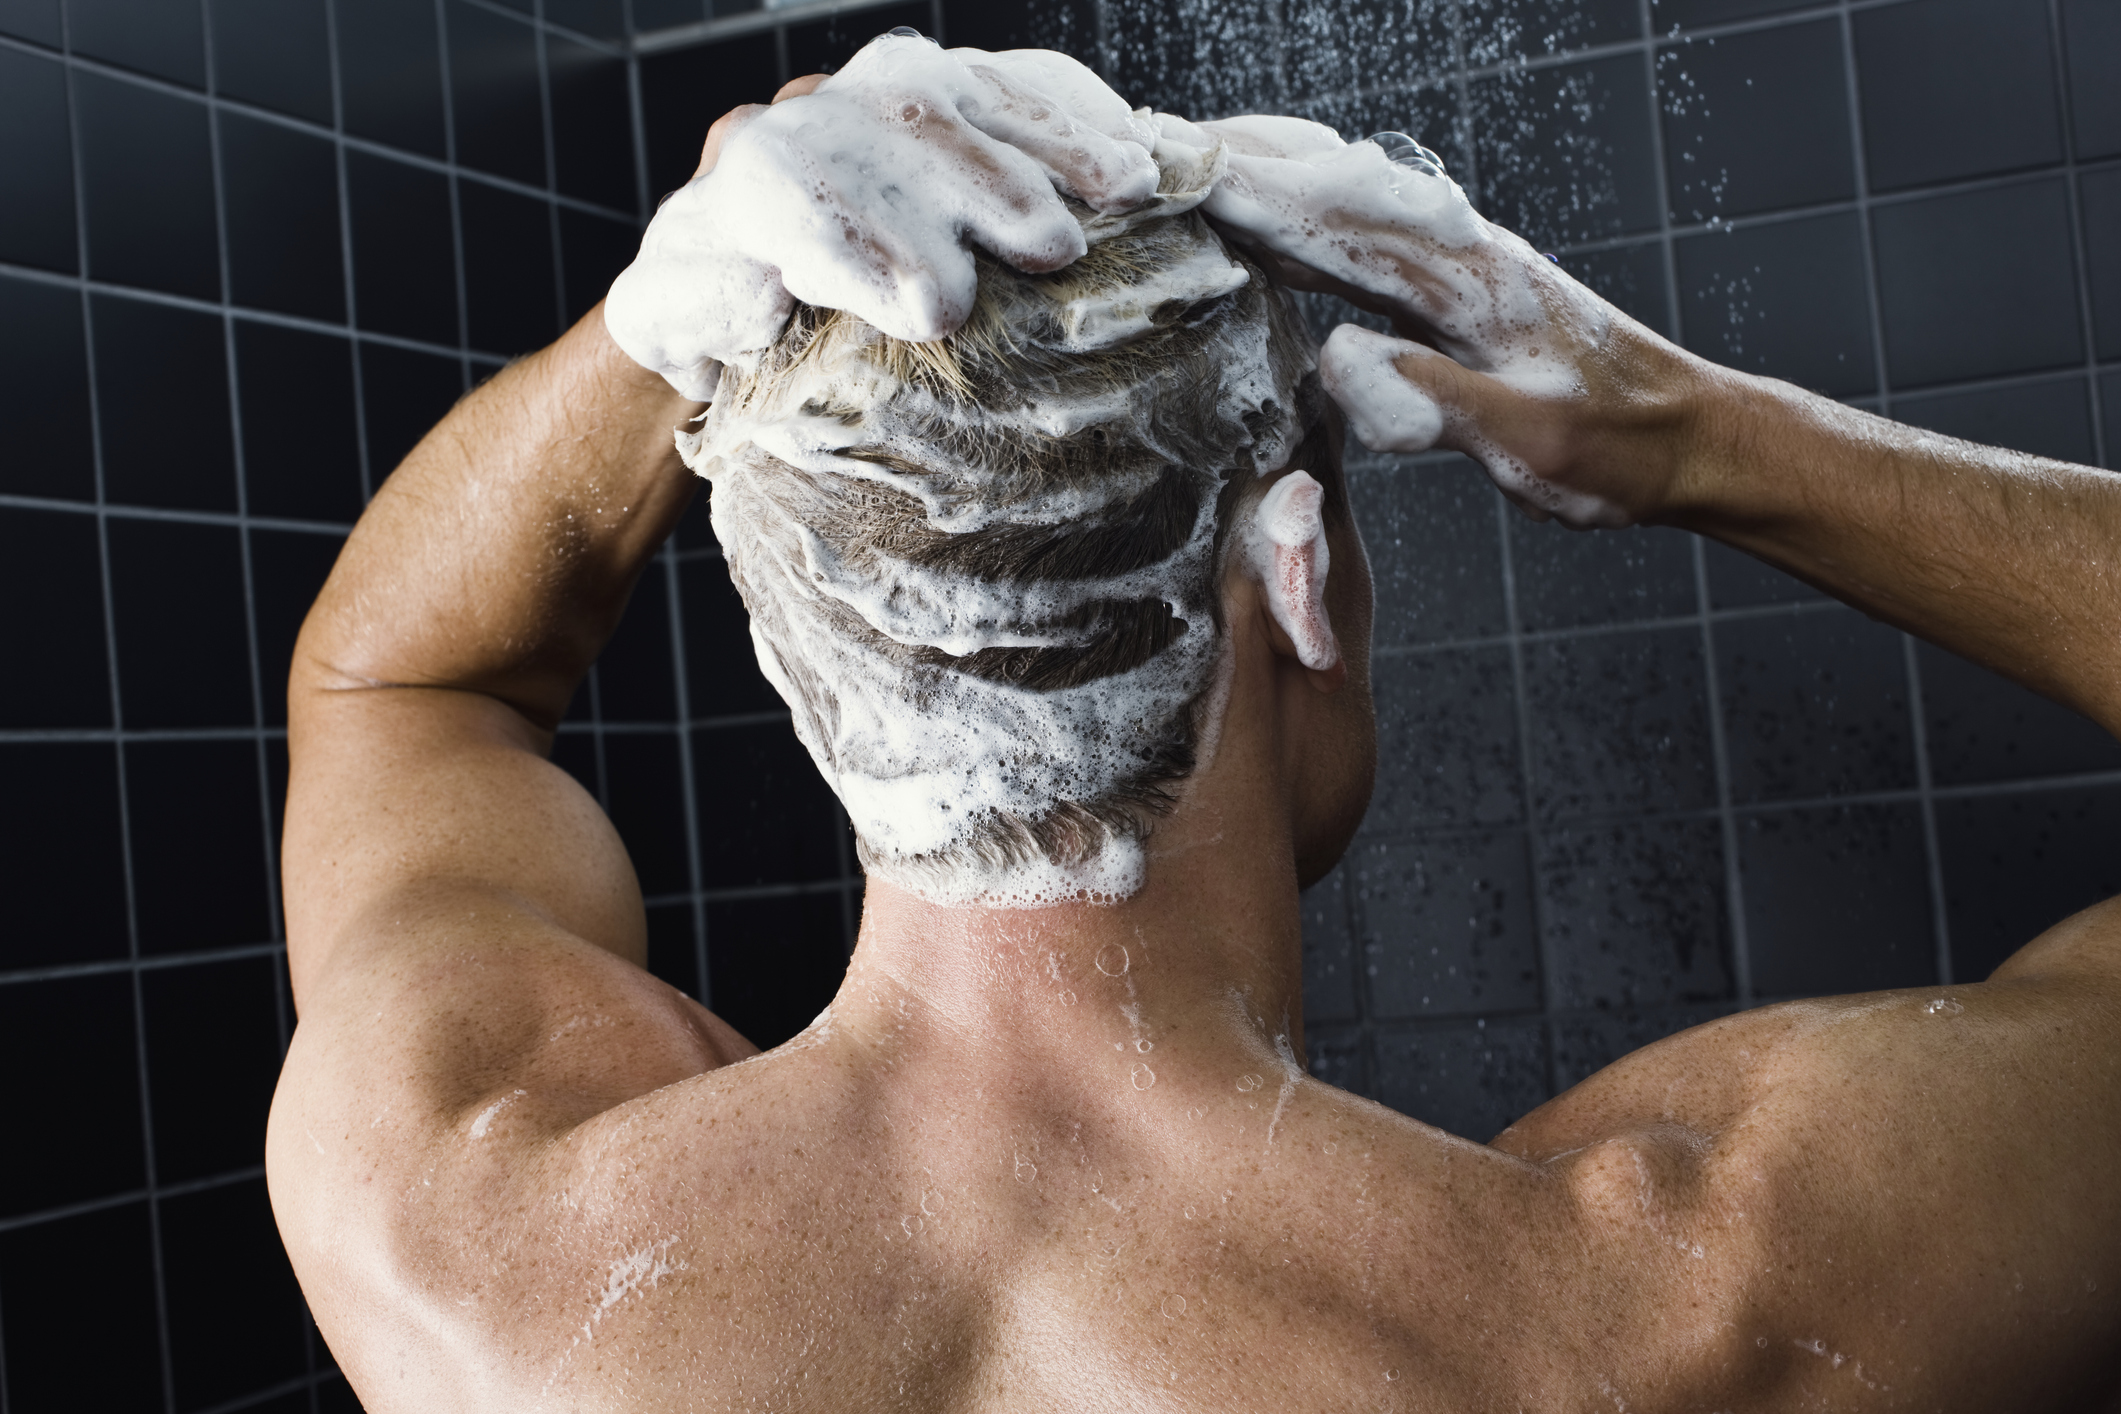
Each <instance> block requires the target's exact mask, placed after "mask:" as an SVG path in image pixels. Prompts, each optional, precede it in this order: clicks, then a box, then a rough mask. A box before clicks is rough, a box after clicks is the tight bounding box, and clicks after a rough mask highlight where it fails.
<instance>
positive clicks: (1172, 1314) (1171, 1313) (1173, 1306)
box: [1162, 1291, 1186, 1321]
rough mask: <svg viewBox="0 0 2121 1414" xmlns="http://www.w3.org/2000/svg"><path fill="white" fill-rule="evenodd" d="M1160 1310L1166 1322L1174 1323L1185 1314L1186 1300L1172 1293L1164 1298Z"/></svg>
mask: <svg viewBox="0 0 2121 1414" xmlns="http://www.w3.org/2000/svg"><path fill="white" fill-rule="evenodd" d="M1162 1310H1163V1313H1164V1317H1165V1319H1166V1320H1173V1321H1175V1320H1177V1319H1178V1318H1179V1317H1180V1316H1183V1315H1185V1314H1186V1298H1185V1297H1183V1296H1180V1295H1179V1294H1178V1293H1177V1292H1175V1291H1174V1292H1172V1293H1171V1294H1170V1295H1169V1296H1166V1297H1165V1298H1164V1303H1163V1307H1162Z"/></svg>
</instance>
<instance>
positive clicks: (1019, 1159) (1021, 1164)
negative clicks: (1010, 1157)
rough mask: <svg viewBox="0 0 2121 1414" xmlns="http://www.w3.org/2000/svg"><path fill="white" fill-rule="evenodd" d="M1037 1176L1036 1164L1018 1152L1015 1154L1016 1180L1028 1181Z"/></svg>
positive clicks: (1020, 1181) (1019, 1181)
mask: <svg viewBox="0 0 2121 1414" xmlns="http://www.w3.org/2000/svg"><path fill="white" fill-rule="evenodd" d="M1037 1177H1038V1165H1037V1164H1034V1163H1032V1162H1031V1161H1030V1160H1029V1159H1026V1158H1025V1157H1024V1156H1023V1155H1022V1154H1018V1155H1017V1156H1016V1181H1017V1182H1018V1183H1029V1182H1031V1181H1032V1180H1033V1179H1035V1178H1037Z"/></svg>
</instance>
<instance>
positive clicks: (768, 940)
mask: <svg viewBox="0 0 2121 1414" xmlns="http://www.w3.org/2000/svg"><path fill="white" fill-rule="evenodd" d="M707 971H708V975H709V977H710V979H711V981H712V988H711V992H710V996H711V1001H710V1003H709V1005H710V1006H711V1007H712V1008H713V1010H714V1014H715V1015H716V1016H719V1017H721V1018H722V1019H723V1020H724V1021H726V1022H728V1023H729V1024H730V1025H731V1026H734V1027H735V1028H736V1029H737V1030H738V1031H739V1032H740V1033H742V1035H743V1036H744V1037H745V1039H747V1040H749V1041H750V1042H751V1043H752V1044H753V1045H756V1046H761V1047H768V1048H770V1047H773V1046H778V1045H779V1044H780V1043H781V1042H783V1041H785V1040H787V1039H788V1038H789V1037H791V1036H793V1035H795V1034H796V1033H797V1032H799V1031H801V1030H802V1029H803V1028H804V1027H806V1026H808V1025H809V1024H810V1023H811V1021H812V1020H813V1019H814V1018H815V1017H816V1016H817V1014H818V1013H819V1012H821V1011H823V1010H824V1009H825V1008H826V1006H827V1005H828V1004H830V1003H831V1001H832V996H833V993H835V992H837V991H838V990H839V987H840V979H841V978H843V977H845V976H846V974H847V931H846V926H845V924H844V922H843V921H842V919H841V914H840V898H839V895H838V893H836V892H835V893H823V894H810V895H806V896H803V897H799V898H774V899H746V900H743V901H741V902H726V903H710V904H708V905H707Z"/></svg>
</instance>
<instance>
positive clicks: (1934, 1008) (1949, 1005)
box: [1923, 997, 1966, 1016]
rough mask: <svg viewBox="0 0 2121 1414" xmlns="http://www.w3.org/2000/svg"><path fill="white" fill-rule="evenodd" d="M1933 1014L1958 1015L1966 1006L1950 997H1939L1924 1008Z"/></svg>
mask: <svg viewBox="0 0 2121 1414" xmlns="http://www.w3.org/2000/svg"><path fill="white" fill-rule="evenodd" d="M1923 1010H1924V1011H1926V1012H1928V1013H1929V1014H1930V1015H1931V1016H1957V1015H1958V1014H1959V1013H1960V1012H1962V1011H1965V1010H1966V1008H1965V1007H1964V1006H1963V1005H1961V1004H1960V1003H1959V1002H1957V1001H1954V1000H1953V999H1952V998H1950V997H1939V998H1937V1000H1935V1001H1933V1002H1931V1003H1930V1004H1929V1005H1928V1006H1925V1007H1924V1008H1923Z"/></svg>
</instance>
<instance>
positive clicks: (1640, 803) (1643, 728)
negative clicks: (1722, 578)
mask: <svg viewBox="0 0 2121 1414" xmlns="http://www.w3.org/2000/svg"><path fill="white" fill-rule="evenodd" d="M1524 664H1525V695H1526V708H1527V712H1528V715H1529V716H1530V718H1531V748H1532V793H1533V809H1534V810H1535V811H1536V812H1537V813H1538V814H1539V815H1540V816H1541V818H1544V819H1549V820H1553V819H1566V818H1573V817H1579V816H1584V815H1607V814H1613V813H1616V812H1633V811H1641V810H1659V811H1663V810H1692V809H1699V808H1701V807H1704V806H1707V805H1711V804H1713V803H1714V802H1715V799H1716V773H1715V758H1714V753H1713V751H1712V749H1711V745H1710V738H1709V715H1708V713H1709V707H1708V674H1707V671H1706V669H1705V667H1704V665H1703V661H1702V656H1701V633H1700V631H1699V630H1698V629H1693V628H1676V629H1650V630H1643V631H1639V632H1626V633H1601V634H1588V635H1585V636H1583V637H1580V638H1567V639H1556V640H1549V641H1545V642H1538V643H1528V644H1526V645H1525V650H1524Z"/></svg>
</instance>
